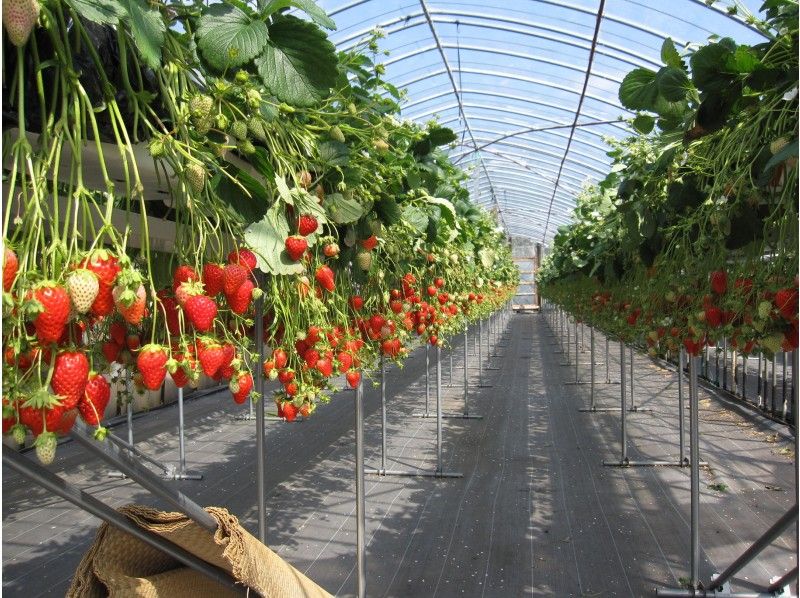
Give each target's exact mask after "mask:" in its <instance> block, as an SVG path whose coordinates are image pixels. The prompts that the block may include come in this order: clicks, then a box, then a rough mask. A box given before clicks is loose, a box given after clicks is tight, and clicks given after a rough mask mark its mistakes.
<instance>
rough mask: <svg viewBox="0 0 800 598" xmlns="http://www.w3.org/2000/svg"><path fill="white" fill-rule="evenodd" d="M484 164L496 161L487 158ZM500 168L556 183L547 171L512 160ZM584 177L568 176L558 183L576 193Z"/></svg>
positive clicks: (552, 183)
mask: <svg viewBox="0 0 800 598" xmlns="http://www.w3.org/2000/svg"><path fill="white" fill-rule="evenodd" d="M486 164H496V162H494V161H493V159H492V160H487V161H486ZM547 165H548V166H550V165H551V164H550V163H547ZM502 168H503V169H504V170H509V171H512V172H518V173H520V174H521V173H526V174H528V175H529V176H531V177H535V178H538V179H539V180H541V179H544V180H545V181H547V182H548V183H549V184H551V185H555V184H556V179H555V176H554V175H553V174H552V173H551V172H549V171H546V172H541V171H540V170H539V169H535V170H534V169H533V168H532V167H529V168H526V167H524V166H521V165H516V164H513V162H512V164H511V165H508V164H503V165H502ZM586 178H587V177H584V178H583V179H573V177H570V179H569V180H567V181H566V182H565V183H564V184H563V185H560V186H561V187H562V188H563V189H564V190H566V191H568V192H569V193H578V192H579V191H580V186H581V184H582V183H583V181H585V180H586ZM578 181H580V182H578Z"/></svg>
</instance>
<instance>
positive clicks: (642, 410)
mask: <svg viewBox="0 0 800 598" xmlns="http://www.w3.org/2000/svg"><path fill="white" fill-rule="evenodd" d="M653 412H655V409H651V408H650V407H636V406H635V405H634V406H633V407H631V408H630V409H628V413H653Z"/></svg>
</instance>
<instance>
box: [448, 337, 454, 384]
mask: <svg viewBox="0 0 800 598" xmlns="http://www.w3.org/2000/svg"><path fill="white" fill-rule="evenodd" d="M448 353H450V375H449V376H448V377H447V383H448V384H449V385H450V386H452V385H453V347H452V346H451V347H450V350H449V351H448Z"/></svg>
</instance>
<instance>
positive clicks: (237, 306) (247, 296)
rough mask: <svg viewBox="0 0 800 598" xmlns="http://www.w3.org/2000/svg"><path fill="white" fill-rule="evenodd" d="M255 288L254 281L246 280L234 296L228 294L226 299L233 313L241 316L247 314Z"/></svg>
mask: <svg viewBox="0 0 800 598" xmlns="http://www.w3.org/2000/svg"><path fill="white" fill-rule="evenodd" d="M255 288H256V285H254V284H253V281H252V280H249V279H248V280H245V281H244V282H243V283H242V284H241V285H240V286H239V288H238V289H236V292H235V293H233V294H232V295H229V294H228V293H226V294H225V298H226V299H227V300H228V305H229V306H230V308H231V311H232V312H233V313H235V314H240V315H241V314H243V313H246V312H247V310H248V308H249V307H250V300H251V299H252V298H253V290H254V289H255Z"/></svg>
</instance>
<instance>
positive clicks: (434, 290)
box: [428, 285, 438, 297]
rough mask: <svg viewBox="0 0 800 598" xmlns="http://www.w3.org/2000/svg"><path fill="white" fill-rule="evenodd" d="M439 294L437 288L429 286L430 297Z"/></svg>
mask: <svg viewBox="0 0 800 598" xmlns="http://www.w3.org/2000/svg"><path fill="white" fill-rule="evenodd" d="M437 292H438V291H437V290H436V287H435V286H434V285H428V295H429V296H430V297H433V296H434V295H436V293H437Z"/></svg>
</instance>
